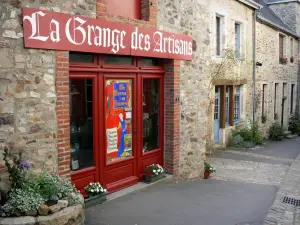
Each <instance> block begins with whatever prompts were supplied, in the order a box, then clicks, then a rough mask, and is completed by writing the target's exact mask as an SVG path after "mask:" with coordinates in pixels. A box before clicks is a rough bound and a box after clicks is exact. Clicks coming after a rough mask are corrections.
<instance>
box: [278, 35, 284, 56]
mask: <svg viewBox="0 0 300 225" xmlns="http://www.w3.org/2000/svg"><path fill="white" fill-rule="evenodd" d="M283 38H284V37H283V35H281V34H280V35H279V57H280V58H283Z"/></svg>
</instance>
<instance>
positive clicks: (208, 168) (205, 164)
mask: <svg viewBox="0 0 300 225" xmlns="http://www.w3.org/2000/svg"><path fill="white" fill-rule="evenodd" d="M205 171H209V172H210V173H214V172H216V169H215V167H214V166H212V165H210V164H209V163H207V162H204V172H205Z"/></svg>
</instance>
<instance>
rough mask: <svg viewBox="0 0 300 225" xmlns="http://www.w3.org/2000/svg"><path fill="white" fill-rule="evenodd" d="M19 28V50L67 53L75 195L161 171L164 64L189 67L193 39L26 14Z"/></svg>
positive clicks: (129, 182) (130, 182)
mask: <svg viewBox="0 0 300 225" xmlns="http://www.w3.org/2000/svg"><path fill="white" fill-rule="evenodd" d="M23 26H24V43H25V47H27V48H44V49H56V50H65V51H69V62H68V64H66V65H68V68H66V69H67V70H68V78H69V79H68V81H66V82H68V96H67V98H68V101H69V121H70V123H69V124H68V130H69V132H70V140H69V146H70V147H69V148H68V151H69V153H70V155H71V157H70V158H69V164H70V166H69V168H68V169H69V170H70V175H71V178H72V181H73V182H74V184H75V185H76V186H77V188H79V189H80V188H82V187H83V186H85V185H86V184H87V183H89V182H92V181H100V182H101V183H102V184H104V185H105V186H106V187H107V188H108V190H109V191H110V192H113V191H116V190H119V189H121V188H124V187H127V186H130V185H133V184H135V183H137V182H138V181H139V180H141V179H142V173H143V169H144V168H145V167H146V166H148V165H150V164H153V163H158V164H160V165H163V164H164V133H165V132H164V126H165V124H164V108H165V104H164V87H165V82H164V74H165V67H164V62H165V60H164V58H165V59H185V60H191V58H192V39H191V37H188V36H183V35H176V34H172V33H166V32H161V31H157V30H154V29H145V28H138V27H133V26H130V25H127V24H120V23H114V22H109V21H105V20H99V19H90V18H85V17H81V16H72V15H68V14H62V13H54V12H48V11H44V10H39V9H30V8H24V9H23ZM58 125H59V124H58Z"/></svg>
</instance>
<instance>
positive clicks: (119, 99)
mask: <svg viewBox="0 0 300 225" xmlns="http://www.w3.org/2000/svg"><path fill="white" fill-rule="evenodd" d="M114 102H115V104H114V108H115V109H120V108H125V107H126V105H127V83H114Z"/></svg>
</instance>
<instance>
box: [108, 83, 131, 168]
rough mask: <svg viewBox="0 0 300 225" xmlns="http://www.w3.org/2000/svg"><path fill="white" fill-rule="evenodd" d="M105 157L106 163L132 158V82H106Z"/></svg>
mask: <svg viewBox="0 0 300 225" xmlns="http://www.w3.org/2000/svg"><path fill="white" fill-rule="evenodd" d="M105 84H106V98H105V99H106V104H105V106H106V107H105V109H106V112H105V118H106V155H107V162H112V161H115V160H119V159H124V158H127V157H130V156H132V135H131V127H132V103H131V98H132V82H131V80H130V79H108V80H106V83H105Z"/></svg>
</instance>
